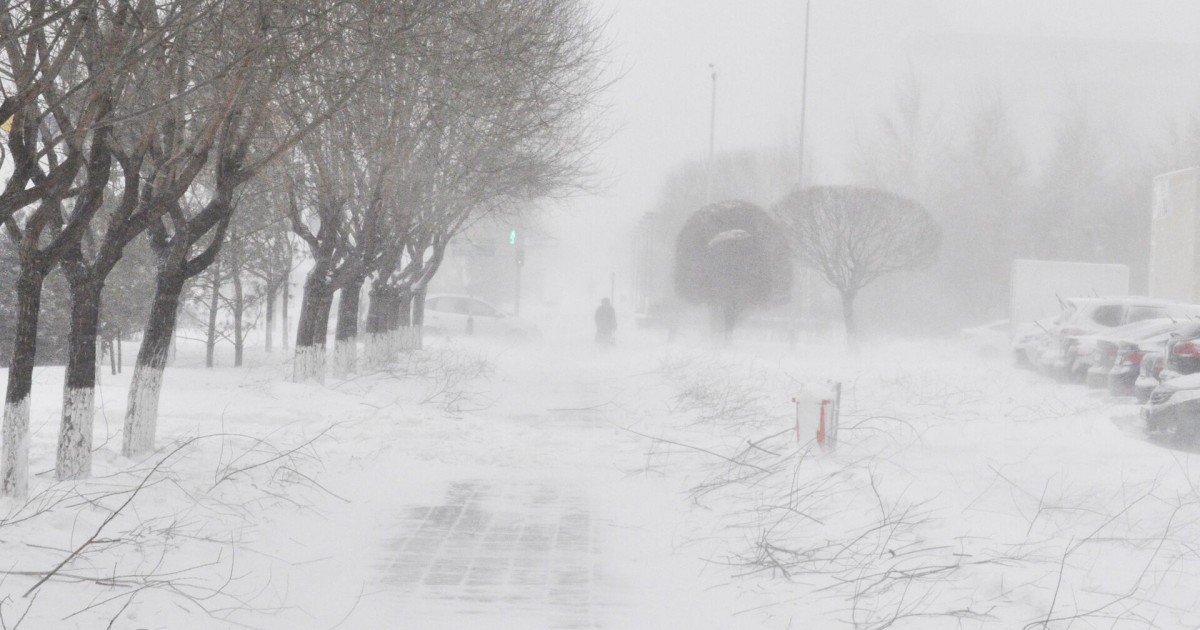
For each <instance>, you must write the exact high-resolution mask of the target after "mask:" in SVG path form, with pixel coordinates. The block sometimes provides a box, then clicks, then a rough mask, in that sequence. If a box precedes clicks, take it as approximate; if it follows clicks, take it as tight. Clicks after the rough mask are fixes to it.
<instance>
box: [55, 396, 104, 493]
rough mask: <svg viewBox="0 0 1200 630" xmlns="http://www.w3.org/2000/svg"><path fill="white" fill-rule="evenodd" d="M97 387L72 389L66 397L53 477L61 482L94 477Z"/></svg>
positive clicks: (64, 397) (64, 398)
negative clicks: (94, 419) (93, 425)
mask: <svg viewBox="0 0 1200 630" xmlns="http://www.w3.org/2000/svg"><path fill="white" fill-rule="evenodd" d="M95 400H96V390H95V388H91V387H88V388H70V389H68V390H67V393H66V395H65V396H63V420H62V425H61V428H60V430H59V436H58V457H56V458H55V465H54V474H55V478H57V479H58V480H59V481H63V480H66V479H84V478H87V477H89V476H91V474H92V420H93V418H94V414H95Z"/></svg>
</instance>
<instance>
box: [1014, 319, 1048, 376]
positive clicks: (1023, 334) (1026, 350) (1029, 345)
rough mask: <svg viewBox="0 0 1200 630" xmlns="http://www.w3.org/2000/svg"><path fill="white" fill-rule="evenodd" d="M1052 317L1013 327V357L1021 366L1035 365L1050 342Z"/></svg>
mask: <svg viewBox="0 0 1200 630" xmlns="http://www.w3.org/2000/svg"><path fill="white" fill-rule="evenodd" d="M1055 321H1056V320H1054V319H1042V320H1038V321H1034V322H1025V323H1023V324H1017V325H1016V326H1014V327H1013V332H1012V351H1013V359H1014V360H1015V361H1016V363H1017V365H1018V366H1021V367H1037V362H1038V360H1039V359H1040V358H1041V356H1042V353H1044V352H1045V351H1046V347H1047V346H1048V345H1049V344H1050V329H1051V327H1053V326H1054V324H1055Z"/></svg>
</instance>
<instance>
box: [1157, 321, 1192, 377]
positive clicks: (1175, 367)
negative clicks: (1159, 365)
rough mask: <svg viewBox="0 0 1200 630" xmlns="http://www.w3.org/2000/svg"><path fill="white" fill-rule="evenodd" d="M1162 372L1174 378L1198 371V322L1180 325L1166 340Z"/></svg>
mask: <svg viewBox="0 0 1200 630" xmlns="http://www.w3.org/2000/svg"><path fill="white" fill-rule="evenodd" d="M1163 358H1164V363H1163V374H1164V376H1165V378H1174V377H1177V376H1185V375H1188V374H1195V373H1197V372H1200V322H1192V323H1189V324H1188V325H1186V326H1183V327H1180V328H1179V330H1177V331H1175V334H1174V335H1172V336H1171V339H1170V340H1169V341H1168V342H1167V346H1166V351H1165V352H1164V354H1163Z"/></svg>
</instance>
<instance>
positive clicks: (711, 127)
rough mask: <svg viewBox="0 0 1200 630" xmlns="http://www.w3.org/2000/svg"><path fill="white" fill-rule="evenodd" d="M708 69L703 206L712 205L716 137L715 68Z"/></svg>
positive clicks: (709, 65) (711, 66)
mask: <svg viewBox="0 0 1200 630" xmlns="http://www.w3.org/2000/svg"><path fill="white" fill-rule="evenodd" d="M708 68H709V70H711V71H712V104H711V105H710V107H709V110H708V185H707V186H706V187H705V204H710V203H712V189H713V151H714V149H715V148H716V135H717V66H716V65H714V64H711V63H710V64H708Z"/></svg>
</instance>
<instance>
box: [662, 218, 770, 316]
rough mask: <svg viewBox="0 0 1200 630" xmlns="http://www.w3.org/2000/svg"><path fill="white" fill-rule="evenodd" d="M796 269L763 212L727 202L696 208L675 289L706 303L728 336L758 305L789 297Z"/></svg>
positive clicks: (678, 250) (682, 235) (681, 248)
mask: <svg viewBox="0 0 1200 630" xmlns="http://www.w3.org/2000/svg"><path fill="white" fill-rule="evenodd" d="M791 286H792V267H791V259H790V255H789V253H788V244H787V241H786V239H784V237H783V236H782V233H781V231H780V229H779V226H778V225H777V224H776V223H775V221H774V220H772V219H771V217H770V215H768V214H767V213H766V211H764V210H763V209H762V208H759V207H758V206H756V205H754V204H751V203H747V202H744V201H724V202H720V203H715V204H711V205H708V206H705V207H703V208H701V209H700V210H697V211H696V212H695V213H694V214H692V216H691V217H689V218H688V220H687V222H686V223H684V225H683V228H682V229H681V230H680V232H679V238H678V240H677V241H676V246H675V290H676V292H677V293H679V296H680V297H682V298H683V299H685V300H687V301H689V302H693V303H698V304H708V305H710V306H712V307H714V308H716V309H717V310H718V311H719V312H720V314H721V316H722V318H723V326H724V331H725V333H726V334H728V333H730V332H732V331H733V328H734V325H735V324H736V322H737V318H738V317H739V316H740V315H741V314H742V313H743V312H744V311H745V310H746V309H747V308H751V307H754V306H765V305H771V304H782V303H785V302H787V301H788V299H789V298H790V297H791Z"/></svg>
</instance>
